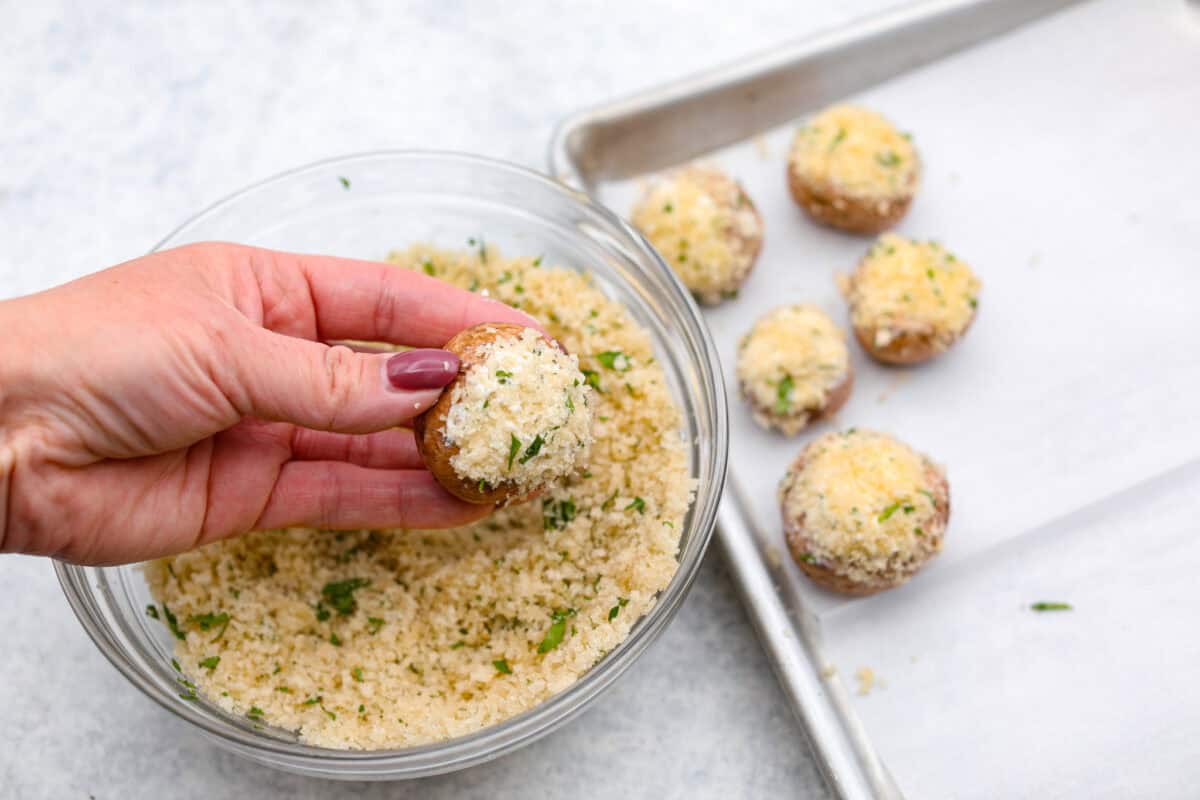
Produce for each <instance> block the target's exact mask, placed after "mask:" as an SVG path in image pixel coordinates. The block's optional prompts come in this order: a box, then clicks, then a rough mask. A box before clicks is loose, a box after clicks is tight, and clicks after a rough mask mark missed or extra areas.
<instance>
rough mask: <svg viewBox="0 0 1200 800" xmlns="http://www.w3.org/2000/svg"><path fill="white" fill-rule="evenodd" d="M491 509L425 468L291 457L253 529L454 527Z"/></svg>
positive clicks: (481, 515)
mask: <svg viewBox="0 0 1200 800" xmlns="http://www.w3.org/2000/svg"><path fill="white" fill-rule="evenodd" d="M492 510H493V509H492V508H491V506H479V505H472V504H470V503H464V502H463V501H461V500H459V499H458V498H456V497H454V496H452V495H450V494H449V493H448V492H446V490H445V489H443V488H442V487H441V486H439V485H438V483H437V481H435V480H434V478H433V476H432V475H430V474H429V473H428V472H424V471H420V470H382V469H368V468H365V467H360V466H357V465H354V464H346V463H341V462H336V461H292V462H289V463H287V464H285V465H284V467H283V469H282V470H281V471H280V473H279V478H278V480H276V482H275V488H274V490H273V491H272V492H271V497H270V499H269V500H268V501H267V505H266V507H265V508H264V510H263V513H262V516H261V517H260V518H259V520H258V522H257V523H255V525H254V527H255V528H284V527H290V526H304V527H314V528H325V529H330V530H358V529H362V528H453V527H456V526H458V525H465V524H467V523H469V522H474V521H476V520H479V519H482V518H483V517H485V516H487V515H488V514H489V513H491V512H492Z"/></svg>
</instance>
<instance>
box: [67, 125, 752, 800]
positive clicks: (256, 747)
mask: <svg viewBox="0 0 1200 800" xmlns="http://www.w3.org/2000/svg"><path fill="white" fill-rule="evenodd" d="M378 159H386V160H403V161H423V162H431V161H432V162H442V163H456V164H460V165H464V164H465V165H468V166H475V167H478V168H480V169H483V170H490V171H499V172H506V173H509V174H511V175H512V176H514V177H515V178H517V179H520V180H524V181H531V182H534V183H536V184H540V185H541V186H542V188H544V189H547V190H549V191H550V192H552V193H556V194H558V195H560V196H561V197H562V199H563V200H564V202H566V203H573V204H576V205H578V206H580V207H582V209H581V210H586V211H587V212H589V213H591V214H594V215H596V216H598V217H599V218H600V219H601V220H602V221H603V222H605V223H606V224H608V225H610V226H612V227H613V228H615V229H617V230H619V231H620V232H621V233H623V234H624V235H626V236H628V237H629V238H630V239H631V240H632V241H633V242H634V244H635V245H636V246H637V248H638V249H639V250H640V251H641V253H640V254H641V255H643V256H645V257H646V258H647V261H648V263H649V264H652V265H654V267H655V268H656V269H657V270H658V271H659V272H660V273H661V275H660V276H659V277H665V278H666V279H667V280H666V281H664V283H665V284H666V286H665V287H664V288H667V290H668V291H671V292H673V293H674V294H675V295H676V298H675V299H676V300H681V301H682V307H683V308H684V310H685V314H684V318H683V319H682V320H677V321H676V322H682V323H683V324H684V326H685V328H688V327H690V328H691V330H690V331H688V333H689V338H691V339H693V345H692V346H693V347H694V348H695V349H696V350H697V351H698V353H699V354H700V355H701V356H702V357H703V362H704V363H702V364H701V365H700V369H701V372H703V371H704V370H705V369H707V370H708V371H710V372H711V374H712V378H713V380H712V381H710V382H708V387H707V388H708V389H709V393H710V397H709V401H710V403H711V405H712V410H713V417H714V422H715V425H714V431H713V441H712V445H713V453H712V457H711V459H712V461H713V463H714V464H715V469H714V471H713V475H712V478H711V486H710V487H709V488H708V489H707V491H704V496H705V497H706V498H707V501H706V502H705V504H704V506H703V507H700V502H701V496H702V495H701V491H702V487H698V488H697V490H696V495H695V496H694V497H693V500H692V505H691V508H690V509H689V510H690V511H691V513H692V528H691V530H690V531H689V533H690V538H689V540H688V541H689V545H691V543H692V542H693V541H694V542H695V545H694V546H689V547H688V548H687V549H686V550H680V552H679V553H678V555H677V559H678V567H677V569H676V571H675V574H674V575H673V576H672V577H671V581H670V582H669V583H668V584H667V586H666V587H665V588H663V589H662V590H661V591H660V592H659V593H658V597H657V598H656V602H655V605H654V606H653V607H652V608H651V609H650V611H648V612H647V613H646V614H645V615H644V616H643V617H642V618H641V619H640V620H638V622H637V623H636V624H635V625H634V627H633V628H632V629H631V631H630V633H629V635H628V636H627V637H626V638H625V639H624V640H622V641H621V642H620V643H619V644H617V645H616V646H615V647H614V648H613V649H612V650H610V651H609V652H608V653H605V654H604V655H603V656H601V657H600V659H599V660H597V661H596V662H595V664H593V665H592V666H591V667H589V668H588V670H587V671H586V672H584V673H583V674H582V675H580V676H579V678H577V679H576V680H575V681H574V682H573V683H572V684H571V685H570V686H568V687H566V688H565V689H563V690H561V691H559V692H556V693H555V694H553V695H551V696H550V697H548V698H546V699H545V700H543V701H541V702H540V703H538V704H537V705H535V706H533V707H532V708H530V709H528V710H526V711H523V712H521V713H520V714H517V715H515V716H512V717H509V718H507V719H504V720H501V721H500V722H497V723H494V724H492V725H489V726H487V727H485V728H482V729H480V730H477V731H473V732H471V733H468V734H464V735H462V736H456V737H453V738H450V739H445V740H441V741H437V742H430V743H426V744H421V745H415V746H412V747H406V748H398V749H387V750H342V749H336V748H327V747H320V746H316V745H310V744H304V743H300V742H291V741H286V740H283V739H276V738H273V737H270V736H263V735H259V734H257V733H255V732H253V731H252V730H248V729H242V728H239V727H237V726H234V725H230V724H228V723H227V722H225V721H223V720H221V719H220V718H219V717H215V716H210V715H209V714H206V713H202V712H201V710H200V709H199V708H197V707H196V706H194V705H192V704H189V703H180V702H178V701H177V699H176V698H175V697H174V696H173V693H168V692H165V691H163V690H161V688H160V687H159V686H158V685H156V684H155V683H154V681H153V680H151V679H148V675H147V673H146V672H145V671H144V669H143V667H142V666H141V664H140V663H138V662H137V661H136V660H135V659H134V658H133V657H131V656H130V655H129V653H128V652H127V651H126V649H125V648H124V647H123V646H122V644H121V643H120V642H118V641H116V639H115V637H114V636H113V635H112V634H111V633H110V631H109V627H110V625H109V622H108V620H106V619H105V615H104V613H103V612H102V609H101V608H100V606H99V604H98V603H97V602H96V599H95V597H94V596H93V592H94V586H93V581H92V580H91V578H92V576H93V574H94V575H95V576H96V577H99V576H101V575H102V574H103V573H100V572H98V570H99V569H103V568H96V567H85V566H77V565H72V564H67V563H64V562H61V561H55V563H54V568H55V572H56V574H57V576H58V580H59V583H60V585H61V587H62V589H63V592H64V594H65V595H66V597H67V601H68V603H69V604H70V606H71V609H72V611H73V612H74V614H75V616H76V618H77V619H78V620H79V621H80V623H81V625H82V626H83V628H84V630H85V631H86V632H87V634H88V636H89V637H90V638H91V639H92V641H93V643H94V644H95V645H96V646H97V647H98V648H99V650H100V651H101V653H102V654H103V655H104V656H105V657H106V658H107V659H108V660H109V662H110V663H112V664H113V666H115V667H116V668H117V670H118V671H120V672H121V673H122V674H123V675H124V676H125V677H126V679H128V680H129V681H130V683H132V684H133V685H134V686H136V687H137V688H138V689H139V690H141V691H142V693H143V694H145V695H147V696H148V697H149V698H150V699H151V700H153V701H154V702H155V703H157V704H158V705H159V706H161V707H162V708H165V709H166V710H167V711H169V712H171V713H172V714H173V715H175V716H177V717H179V718H181V719H183V720H185V721H187V722H189V723H191V724H193V725H195V726H196V727H197V728H199V729H200V731H201V732H202V733H204V734H207V735H208V736H210V737H212V738H214V739H216V740H217V743H218V744H225V745H228V746H230V747H231V748H232V749H234V750H235V751H236V752H238V753H239V754H241V755H243V756H245V757H248V758H250V759H252V760H255V761H259V762H260V763H265V764H270V765H272V766H276V767H282V768H285V769H291V770H292V771H296V772H301V773H306V774H310V775H323V776H325V777H345V778H348V779H365V778H371V777H377V778H378V777H386V778H410V777H412V778H415V777H421V776H425V775H433V774H438V773H443V772H450V771H455V770H459V769H464V768H466V767H469V766H473V765H476V764H480V763H483V762H486V761H489V760H492V759H494V758H497V757H499V756H501V755H504V754H506V753H509V752H512V751H513V750H515V749H517V748H519V747H522V746H524V745H526V744H529V743H531V742H532V741H534V740H536V739H538V738H540V737H541V736H544V735H545V734H547V733H550V732H551V731H553V730H554V729H556V728H558V727H559V726H561V725H563V724H565V723H566V722H568V721H570V720H571V719H573V718H575V717H576V716H578V715H579V714H580V713H582V712H583V711H584V710H586V708H588V707H589V706H590V705H591V703H592V702H593V701H595V700H596V698H598V697H599V696H600V695H601V694H602V693H603V692H605V691H606V690H607V689H608V688H610V687H611V686H612V685H613V684H614V683H615V682H616V680H617V679H618V678H620V677H621V676H622V675H623V674H624V673H625V672H626V670H628V669H629V667H630V666H632V664H633V663H634V662H635V661H636V660H637V659H638V658H639V657H640V656H641V655H642V654H643V653H644V652H645V650H646V649H647V648H648V647H649V645H650V644H651V643H652V642H654V641H655V640H656V639H657V638H658V637H659V635H661V633H662V632H663V631H664V630H665V629H666V627H667V625H668V624H669V623H670V622H671V620H672V619H673V618H674V616H675V614H676V613H677V612H678V610H679V608H680V606H681V605H682V603H683V600H684V598H685V597H686V596H687V593H688V592H689V591H690V589H691V587H692V585H693V584H694V582H695V579H696V576H697V574H698V573H699V568H700V565H701V562H702V561H703V558H704V555H705V553H706V552H707V549H708V546H709V544H710V543H711V539H712V533H713V530H714V528H715V526H716V514H717V509H718V507H719V505H720V501H721V496H722V494H723V491H724V486H725V481H726V473H727V467H728V451H729V432H728V429H729V426H728V400H727V396H726V390H725V383H724V380H723V371H722V369H721V362H720V359H719V356H718V353H717V349H716V346H715V344H714V341H713V338H712V334H711V331H710V330H709V328H708V326H707V324H706V323H705V322H704V318H703V316H702V315H701V313H700V310H699V307H698V306H697V304H696V302H695V300H694V298H693V297H692V295H691V294H690V293H689V292H688V291H687V290H686V289H685V288H684V286H683V284H682V283H681V282H680V281H679V279H678V277H677V276H676V275H675V273H674V271H673V270H671V268H670V267H669V266H667V264H666V262H664V261H663V260H662V258H661V257H660V256H659V255H658V253H657V251H655V250H654V248H653V247H652V246H651V245H650V243H649V242H648V241H647V240H646V238H645V237H644V236H642V234H641V233H640V232H638V231H637V230H636V229H635V228H633V226H632V225H630V224H629V223H628V222H626V221H625V220H624V219H622V218H621V217H620V216H619V215H617V214H616V213H614V212H613V211H611V210H610V209H608V208H607V207H605V206H603V205H601V204H600V203H598V202H596V201H595V200H593V199H592V198H591V197H589V196H588V195H586V194H583V193H581V192H579V191H577V190H575V189H573V188H571V187H570V186H567V185H566V184H564V183H562V182H561V181H558V180H555V179H554V178H552V177H550V176H548V175H545V174H543V173H541V172H538V171H536V170H534V169H530V168H528V167H524V166H520V165H517V164H513V163H510V162H507V161H503V160H499V159H494V158H489V157H485V156H478V155H472V154H467V153H460V152H454V151H444V150H426V149H383V150H373V151H367V152H362V153H355V154H349V155H344V156H335V157H331V158H325V159H321V160H318V161H314V162H311V163H308V164H304V165H301V166H298V167H294V168H291V169H288V170H284V171H282V172H279V173H276V174H275V175H272V176H270V177H268V178H265V179H262V180H259V181H256V182H254V183H251V184H249V185H247V186H245V187H243V188H241V189H238V190H237V191H234V192H232V193H230V194H228V195H225V196H224V197H222V198H221V199H219V200H217V201H216V202H214V203H212V204H210V205H208V206H207V207H205V208H204V209H202V210H201V211H199V212H197V213H196V214H194V215H192V216H191V217H189V218H188V219H187V220H185V221H184V222H183V223H182V224H180V225H178V226H176V227H175V228H174V229H173V230H171V232H170V233H169V234H168V235H166V236H165V237H163V238H162V239H161V240H160V241H158V242H157V243H156V244H155V245H154V247H153V248H152V250H151V251H150V252H156V251H159V250H161V249H163V248H164V247H167V246H172V242H173V241H174V240H175V239H176V238H177V237H179V236H180V235H181V234H183V233H185V232H186V231H187V230H189V229H190V228H192V227H193V226H195V225H197V224H198V223H200V222H202V221H203V220H205V219H207V218H208V217H210V216H211V215H213V214H215V213H218V212H219V211H221V210H223V209H225V208H226V207H227V206H228V205H229V204H231V203H233V202H235V201H237V200H240V199H242V198H244V197H246V196H248V195H251V194H254V193H255V192H258V191H261V190H263V189H266V188H269V187H274V186H276V185H278V184H281V183H285V182H287V181H289V180H292V179H294V178H297V177H299V176H303V175H305V174H307V173H313V172H319V171H322V170H327V169H328V168H329V167H331V166H342V165H351V164H355V163H362V162H369V161H372V160H378ZM698 468H699V467H697V469H698ZM103 591H104V592H108V591H109V589H108V586H107V585H105V586H104V587H103ZM601 667H603V669H601ZM168 695H170V696H168ZM272 757H275V758H272ZM276 758H277V759H279V760H275V759H276ZM281 762H282V763H281ZM347 767H359V768H360V769H361V770H362V771H360V772H354V773H351V774H345V775H341V776H339V775H336V774H333V773H334V772H335V771H336V770H338V769H339V768H347ZM372 768H374V769H372Z"/></svg>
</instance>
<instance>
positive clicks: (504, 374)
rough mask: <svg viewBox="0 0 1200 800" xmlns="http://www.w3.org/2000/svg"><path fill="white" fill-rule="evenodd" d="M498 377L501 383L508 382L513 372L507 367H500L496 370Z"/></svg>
mask: <svg viewBox="0 0 1200 800" xmlns="http://www.w3.org/2000/svg"><path fill="white" fill-rule="evenodd" d="M496 377H497V378H499V379H500V383H501V384H506V383H508V380H509V378H511V377H512V373H511V372H509V371H508V370H506V369H498V370H496Z"/></svg>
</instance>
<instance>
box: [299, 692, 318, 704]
mask: <svg viewBox="0 0 1200 800" xmlns="http://www.w3.org/2000/svg"><path fill="white" fill-rule="evenodd" d="M321 699H322V698H321V695H319V694H314V695H313V696H312V697H310V698H308V699H307V700H305V701H304V702H303V703H301V704H300V705H302V706H315V705H316V704H317V703H319V702H321Z"/></svg>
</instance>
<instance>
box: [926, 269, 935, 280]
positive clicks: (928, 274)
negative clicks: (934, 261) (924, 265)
mask: <svg viewBox="0 0 1200 800" xmlns="http://www.w3.org/2000/svg"><path fill="white" fill-rule="evenodd" d="M925 277H926V278H929V280H933V278H934V274H933V267H930V268H929V269H927V270H925Z"/></svg>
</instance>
